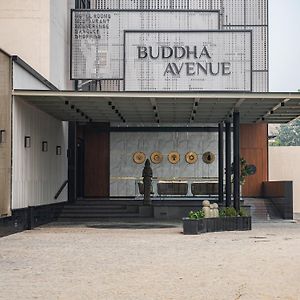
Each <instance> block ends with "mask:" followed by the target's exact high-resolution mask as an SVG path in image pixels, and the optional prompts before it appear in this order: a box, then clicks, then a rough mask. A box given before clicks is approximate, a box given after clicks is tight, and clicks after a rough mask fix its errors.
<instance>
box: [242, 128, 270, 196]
mask: <svg viewBox="0 0 300 300" xmlns="http://www.w3.org/2000/svg"><path fill="white" fill-rule="evenodd" d="M240 136H241V157H243V158H245V159H246V161H247V163H249V164H254V165H255V166H256V168H257V172H256V174H255V175H252V176H249V177H247V178H246V183H245V184H244V186H243V189H242V195H243V196H246V197H261V196H263V190H262V183H263V182H264V181H268V125H267V124H242V125H241V133H240Z"/></svg>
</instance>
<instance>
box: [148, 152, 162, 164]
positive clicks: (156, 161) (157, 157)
mask: <svg viewBox="0 0 300 300" xmlns="http://www.w3.org/2000/svg"><path fill="white" fill-rule="evenodd" d="M150 159H151V161H152V162H153V163H154V164H160V163H161V162H162V160H163V155H162V154H161V153H160V152H158V151H156V152H153V153H152V154H151V156H150Z"/></svg>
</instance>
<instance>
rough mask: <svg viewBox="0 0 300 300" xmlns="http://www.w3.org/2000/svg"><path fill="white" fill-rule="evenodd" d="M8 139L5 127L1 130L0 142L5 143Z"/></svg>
mask: <svg viewBox="0 0 300 300" xmlns="http://www.w3.org/2000/svg"><path fill="white" fill-rule="evenodd" d="M5 141H6V131H5V130H4V129H1V130H0V144H3V143H5Z"/></svg>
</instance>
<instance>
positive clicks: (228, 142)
mask: <svg viewBox="0 0 300 300" xmlns="http://www.w3.org/2000/svg"><path fill="white" fill-rule="evenodd" d="M225 127H226V144H225V145H226V149H225V155H226V162H225V168H226V184H225V191H226V207H229V206H231V123H230V121H229V122H226V123H225Z"/></svg>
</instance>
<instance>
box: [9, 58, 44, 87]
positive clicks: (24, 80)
mask: <svg viewBox="0 0 300 300" xmlns="http://www.w3.org/2000/svg"><path fill="white" fill-rule="evenodd" d="M13 88H14V89H15V90H16V89H19V90H40V91H41V90H49V88H48V87H47V86H45V85H44V84H43V83H42V82H40V81H39V80H37V79H36V78H35V77H34V76H33V75H32V74H30V73H29V72H27V71H26V70H25V69H23V68H22V67H21V66H19V65H18V64H17V63H16V62H13Z"/></svg>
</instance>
